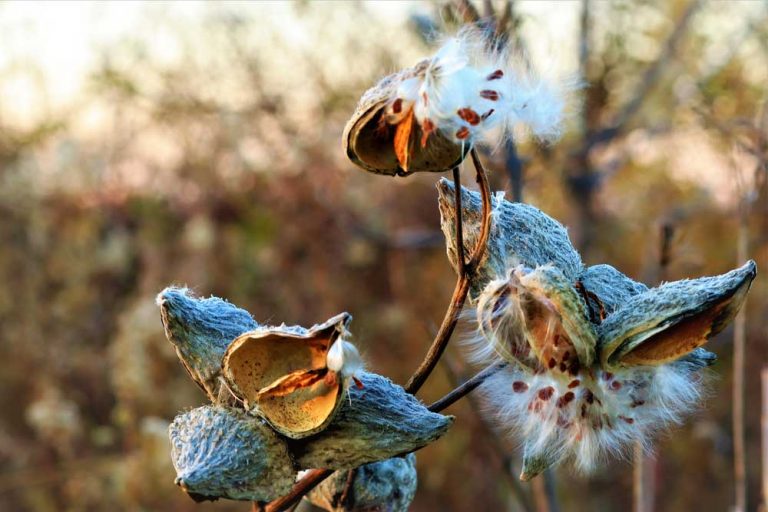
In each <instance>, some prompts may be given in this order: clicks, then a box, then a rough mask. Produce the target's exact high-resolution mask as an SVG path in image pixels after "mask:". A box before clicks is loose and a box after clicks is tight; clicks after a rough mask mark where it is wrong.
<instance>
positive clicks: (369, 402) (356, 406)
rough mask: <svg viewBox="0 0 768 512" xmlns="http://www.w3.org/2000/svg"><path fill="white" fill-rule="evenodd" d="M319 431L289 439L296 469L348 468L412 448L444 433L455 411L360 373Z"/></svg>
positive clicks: (367, 374)
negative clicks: (437, 408)
mask: <svg viewBox="0 0 768 512" xmlns="http://www.w3.org/2000/svg"><path fill="white" fill-rule="evenodd" d="M358 378H359V379H360V381H361V383H362V384H363V387H362V388H358V387H357V386H350V387H349V396H348V398H347V397H345V398H344V400H343V405H342V407H341V409H340V410H339V412H338V414H337V415H336V417H335V419H334V420H333V422H332V423H331V424H330V425H329V426H328V427H327V428H326V429H325V430H323V431H322V432H320V433H319V434H317V435H315V436H312V437H309V438H306V439H302V440H297V441H289V448H290V450H291V452H292V454H293V457H294V460H295V461H296V463H297V465H298V467H299V469H313V468H327V469H351V468H356V467H358V466H362V465H363V464H368V463H370V462H375V461H380V460H384V459H388V458H391V457H395V456H397V455H401V454H403V453H408V452H411V451H414V450H416V449H418V448H421V447H422V446H425V445H427V444H429V443H431V442H432V441H435V440H436V439H438V438H439V437H440V436H442V435H443V434H445V432H446V431H447V430H448V428H449V427H450V426H451V424H452V423H453V416H443V415H442V414H437V413H433V412H430V411H429V410H428V409H427V408H426V407H424V405H423V404H422V403H421V402H420V401H419V400H417V399H416V398H415V397H414V396H413V395H409V394H408V393H406V392H405V390H404V389H403V388H401V387H400V386H398V385H396V384H393V383H392V381H390V380H389V379H387V378H386V377H382V376H380V375H376V374H373V373H366V372H361V373H360V374H358Z"/></svg>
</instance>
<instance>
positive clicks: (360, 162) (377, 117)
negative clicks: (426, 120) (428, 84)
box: [342, 61, 470, 176]
mask: <svg viewBox="0 0 768 512" xmlns="http://www.w3.org/2000/svg"><path fill="white" fill-rule="evenodd" d="M425 67H426V61H424V62H421V63H419V64H417V65H416V66H414V67H411V68H407V69H404V70H402V71H399V72H397V73H394V74H392V75H389V76H386V77H384V78H383V79H381V80H380V81H379V83H378V84H376V85H375V86H373V87H372V88H370V89H368V90H367V91H366V92H365V93H364V94H363V96H362V97H361V98H360V102H359V103H358V105H357V108H356V109H355V112H354V113H353V114H352V117H351V118H350V119H349V121H348V122H347V125H346V126H345V127H344V134H343V135H342V143H343V147H344V153H345V154H346V155H347V157H349V159H350V160H351V161H352V163H354V164H355V165H357V166H358V167H360V168H361V169H363V170H366V171H369V172H373V173H376V174H386V175H389V176H408V175H410V174H413V173H416V172H445V171H450V170H451V169H453V168H454V167H456V166H457V165H459V164H460V163H461V161H462V160H463V159H464V157H465V156H466V155H467V153H468V152H469V149H470V148H469V145H465V147H464V148H463V150H464V152H463V153H462V146H461V145H457V144H454V143H453V142H451V141H449V140H448V139H447V138H445V137H444V136H443V135H442V134H440V133H439V132H435V133H433V134H432V135H431V136H430V138H429V141H428V143H427V144H426V147H424V148H422V147H421V144H419V143H418V142H417V143H416V144H413V148H412V153H411V157H410V163H409V165H408V170H407V171H405V170H403V169H402V168H401V167H400V164H399V162H398V160H397V156H396V154H395V149H394V131H395V127H394V126H390V125H387V124H386V123H382V122H381V121H382V119H381V115H382V112H383V110H384V108H385V107H386V105H387V103H388V102H389V100H390V99H391V98H393V97H394V95H395V93H396V91H397V88H398V87H399V85H400V83H401V82H402V81H403V80H407V79H409V78H412V77H414V76H417V75H418V74H419V73H423V71H424V69H425ZM421 136H422V133H421V128H420V127H419V126H418V123H414V134H413V137H414V138H415V140H417V141H418V140H419V139H421Z"/></svg>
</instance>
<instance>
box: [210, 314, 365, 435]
mask: <svg viewBox="0 0 768 512" xmlns="http://www.w3.org/2000/svg"><path fill="white" fill-rule="evenodd" d="M351 319H352V317H351V315H349V314H348V313H341V314H339V315H336V316H335V317H333V318H331V319H329V320H328V321H326V322H324V323H322V324H319V325H315V326H313V327H311V328H310V329H305V328H303V327H299V326H291V327H289V326H285V325H282V326H279V327H261V328H258V329H255V330H253V331H250V332H247V333H245V334H243V335H241V336H239V337H238V338H236V339H235V340H234V341H232V343H231V344H230V345H229V347H228V348H227V351H226V353H225V355H224V359H223V362H222V368H223V375H224V378H225V379H226V380H227V383H228V384H229V386H230V388H231V389H232V391H233V392H234V393H235V394H236V395H237V396H238V398H240V399H242V400H243V402H244V405H245V408H246V409H247V410H249V411H253V412H255V413H257V414H259V415H260V416H262V417H263V418H264V419H266V420H267V421H268V422H269V423H270V425H272V427H274V428H275V430H277V431H278V432H280V433H281V434H283V435H285V436H287V437H290V438H294V439H298V438H301V437H306V436H309V435H312V434H314V433H316V432H319V431H321V430H322V429H324V428H325V427H326V426H327V425H328V423H330V422H331V420H332V419H333V417H334V415H335V414H336V411H337V410H338V408H339V407H340V406H341V402H342V399H343V396H344V389H345V386H346V379H343V378H340V377H339V376H338V375H337V374H336V373H335V372H332V371H330V370H329V369H328V368H327V362H326V357H327V354H328V351H329V349H330V347H331V346H332V345H333V342H334V341H336V339H337V338H338V337H339V336H340V335H341V334H342V333H344V332H345V330H346V326H347V324H348V323H349V322H350V320H351Z"/></svg>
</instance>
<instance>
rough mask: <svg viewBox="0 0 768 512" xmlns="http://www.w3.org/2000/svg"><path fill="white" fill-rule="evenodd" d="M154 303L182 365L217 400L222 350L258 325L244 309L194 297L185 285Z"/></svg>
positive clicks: (213, 298) (170, 290)
mask: <svg viewBox="0 0 768 512" xmlns="http://www.w3.org/2000/svg"><path fill="white" fill-rule="evenodd" d="M156 302H157V305H158V306H160V315H161V318H162V321H163V327H164V329H165V336H166V337H167V338H168V341H170V342H171V343H172V344H173V346H174V347H175V349H176V354H177V355H178V356H179V359H180V360H181V364H182V365H184V368H185V369H186V370H187V373H189V376H190V377H191V378H192V380H194V381H195V382H196V383H197V384H198V385H199V386H200V387H201V388H202V389H203V391H204V392H205V393H206V395H207V396H208V398H209V399H210V400H211V401H213V402H216V401H217V400H218V398H219V396H220V392H221V391H222V386H221V383H220V382H219V376H220V375H221V361H222V358H223V357H224V352H225V351H226V350H227V347H228V346H229V343H230V342H231V341H232V340H233V339H234V338H236V337H237V336H239V335H240V334H242V333H244V332H246V331H250V330H253V329H256V328H257V327H258V326H259V324H258V323H257V322H256V321H255V320H254V319H253V318H252V317H251V315H250V313H248V312H247V311H245V310H243V309H240V308H238V307H236V306H234V305H232V304H230V303H229V302H227V301H225V300H222V299H219V298H217V297H211V298H208V299H201V298H197V297H195V296H193V295H192V292H191V291H190V290H188V289H187V288H177V287H168V288H166V289H165V290H163V291H162V292H160V294H158V296H157V300H156Z"/></svg>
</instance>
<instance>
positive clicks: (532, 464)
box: [520, 446, 557, 482]
mask: <svg viewBox="0 0 768 512" xmlns="http://www.w3.org/2000/svg"><path fill="white" fill-rule="evenodd" d="M556 460H557V457H551V456H550V455H549V454H548V453H547V452H545V451H544V452H536V453H534V452H532V450H531V449H530V448H529V447H528V446H526V447H525V449H524V450H523V469H522V471H521V472H520V480H521V481H523V482H527V481H529V480H531V479H532V478H534V477H536V476H538V475H540V474H541V473H543V472H544V471H545V470H546V469H547V468H548V467H550V466H552V465H553V464H554V463H555V461H556Z"/></svg>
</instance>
